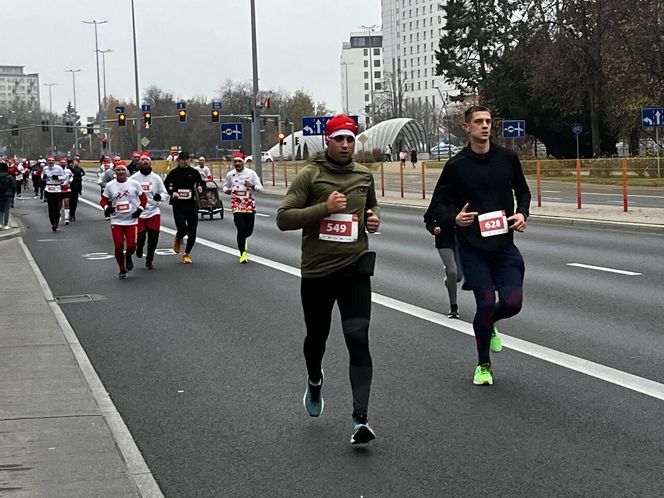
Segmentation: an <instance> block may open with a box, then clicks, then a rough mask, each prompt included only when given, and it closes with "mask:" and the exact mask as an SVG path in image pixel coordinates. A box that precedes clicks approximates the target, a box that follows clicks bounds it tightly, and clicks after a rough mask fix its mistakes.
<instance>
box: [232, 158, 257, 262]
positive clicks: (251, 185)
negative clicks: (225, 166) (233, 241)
mask: <svg viewBox="0 0 664 498" xmlns="http://www.w3.org/2000/svg"><path fill="white" fill-rule="evenodd" d="M233 167H234V168H235V169H232V170H230V171H229V172H228V175H226V180H225V181H224V193H226V194H229V195H230V196H231V211H232V212H233V222H234V223H235V228H236V229H237V248H238V250H239V251H240V264H247V263H248V262H249V255H248V254H247V251H248V250H249V248H248V245H247V239H248V238H249V237H251V234H252V233H254V221H255V219H256V202H255V201H254V192H258V191H259V190H262V189H263V185H262V184H261V179H260V178H259V177H258V175H257V174H256V172H255V171H254V170H252V169H249V168H248V167H247V166H246V165H245V162H244V154H242V152H236V153H235V154H233Z"/></svg>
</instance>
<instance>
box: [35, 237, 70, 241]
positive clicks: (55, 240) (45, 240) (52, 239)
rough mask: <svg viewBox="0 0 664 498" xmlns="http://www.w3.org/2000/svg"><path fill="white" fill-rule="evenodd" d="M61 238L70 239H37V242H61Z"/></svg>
mask: <svg viewBox="0 0 664 498" xmlns="http://www.w3.org/2000/svg"><path fill="white" fill-rule="evenodd" d="M61 240H69V239H65V238H63V239H37V242H60V241H61Z"/></svg>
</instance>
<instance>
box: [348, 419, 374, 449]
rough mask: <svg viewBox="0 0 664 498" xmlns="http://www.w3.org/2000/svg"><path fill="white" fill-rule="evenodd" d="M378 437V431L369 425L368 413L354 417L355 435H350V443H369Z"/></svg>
mask: <svg viewBox="0 0 664 498" xmlns="http://www.w3.org/2000/svg"><path fill="white" fill-rule="evenodd" d="M374 439H376V433H375V432H374V431H373V429H372V428H371V426H369V421H368V420H367V416H366V415H358V416H356V417H353V435H352V436H351V437H350V444H367V443H368V442H370V441H373V440H374Z"/></svg>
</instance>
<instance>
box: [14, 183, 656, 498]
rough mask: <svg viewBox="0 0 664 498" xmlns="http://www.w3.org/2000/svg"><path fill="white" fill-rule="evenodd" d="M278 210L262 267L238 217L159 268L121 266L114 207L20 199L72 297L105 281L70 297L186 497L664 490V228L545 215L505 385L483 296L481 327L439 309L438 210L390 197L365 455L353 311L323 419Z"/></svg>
mask: <svg viewBox="0 0 664 498" xmlns="http://www.w3.org/2000/svg"><path fill="white" fill-rule="evenodd" d="M96 194H97V190H96V189H94V188H89V189H88V188H86V196H88V195H89V198H90V199H92V200H93V201H95V202H96V201H97V198H96ZM277 204H278V200H277V199H276V198H274V197H269V196H263V197H261V198H259V200H258V206H259V211H258V212H259V213H260V214H261V215H266V216H259V217H258V218H257V223H256V233H255V235H254V236H253V237H252V238H251V239H250V242H249V247H250V253H251V254H252V255H257V256H258V258H256V257H255V258H254V261H253V262H252V263H250V264H249V265H239V264H238V263H237V255H236V254H235V249H234V246H235V243H234V240H235V230H234V226H233V224H232V219H231V217H230V216H228V217H227V218H226V219H224V220H219V219H218V218H217V219H215V220H213V221H209V220H205V221H202V222H201V223H200V224H199V237H200V238H201V240H200V243H199V244H197V246H196V248H195V249H194V252H193V255H192V256H193V258H194V264H193V265H182V264H180V262H179V261H180V260H179V258H178V257H177V256H175V255H172V254H168V253H169V252H170V251H169V250H168V248H169V247H170V243H171V240H172V238H171V236H170V235H168V234H167V233H163V232H162V235H161V241H160V248H162V249H163V250H162V251H161V252H162V253H163V255H160V256H159V257H158V258H157V259H156V266H157V269H156V270H155V271H152V272H149V271H147V270H145V269H143V268H142V266H141V264H142V261H139V264H138V265H137V268H136V269H135V270H134V271H133V272H131V273H130V278H128V279H127V280H124V281H120V280H118V279H117V267H116V264H115V261H114V260H113V259H112V257H110V255H111V254H112V243H111V237H110V230H109V228H108V224H107V222H106V221H104V220H103V217H102V215H101V212H100V211H99V210H97V209H96V208H94V207H92V206H89V205H87V204H83V205H81V206H80V208H79V210H80V212H79V214H78V215H77V217H78V219H79V221H78V222H77V223H76V224H74V225H71V226H69V227H64V228H63V229H62V230H61V231H59V232H57V233H55V234H53V233H51V231H50V226H49V224H48V220H47V215H46V205H45V204H43V203H40V202H38V201H37V200H33V199H26V200H23V201H20V202H18V205H17V209H16V211H15V214H16V215H17V217H18V219H19V220H20V222H21V223H22V225H23V227H24V232H23V233H24V239H25V241H26V244H27V245H28V247H29V248H30V250H31V251H32V253H33V255H34V257H35V259H36V261H37V263H38V264H39V266H40V268H41V270H42V272H43V273H44V275H45V277H46V279H47V281H48V283H49V285H50V286H51V289H52V290H53V293H54V295H56V296H66V295H74V294H86V293H87V294H100V295H103V296H105V298H106V299H105V300H101V301H95V302H86V303H73V304H62V309H63V311H64V312H65V314H66V316H67V318H68V319H69V321H70V322H71V324H72V327H73V328H74V330H75V331H76V334H77V335H78V337H79V339H80V341H81V343H82V344H83V346H84V347H85V350H86V352H87V353H88V355H89V357H90V359H91V361H92V363H93V365H94V366H95V368H96V369H97V371H98V373H99V376H100V378H101V380H102V381H103V383H104V385H105V386H106V388H107V390H108V391H109V393H110V395H111V397H112V399H113V401H114V403H115V404H116V406H117V408H118V410H119V412H120V413H121V414H122V416H123V418H124V420H125V422H126V424H127V426H128V427H129V429H130V431H131V433H132V434H133V436H134V438H135V440H136V442H137V444H138V446H139V448H140V449H141V451H142V453H143V455H144V457H145V460H146V462H147V464H148V465H149V467H150V469H151V470H152V472H153V473H154V475H155V477H156V479H157V481H158V483H159V485H160V486H161V487H162V490H163V491H164V494H165V495H166V496H173V497H176V496H177V497H180V496H357V497H360V496H364V497H371V496H381V497H382V496H477V495H479V494H493V495H496V496H599V495H601V496H655V495H659V494H661V490H662V489H663V488H664V477H663V476H662V473H661V466H662V463H663V462H662V459H663V457H662V447H663V444H664V430H663V429H662V424H661V415H660V413H661V410H662V397H664V395H663V394H662V393H664V386H662V385H661V384H660V383H662V382H664V362H663V361H662V360H663V359H664V346H662V341H661V334H662V329H661V322H660V316H661V313H660V311H659V310H660V308H661V295H662V290H663V288H662V287H663V285H664V284H662V282H664V267H663V266H662V264H661V256H660V254H659V253H660V252H661V247H662V240H663V239H662V235H656V234H649V233H645V232H625V231H615V230H604V229H589V228H579V227H571V226H570V227H566V226H561V225H555V226H554V225H546V224H543V223H541V222H531V223H530V224H529V227H528V230H527V232H526V233H525V234H523V235H519V237H518V245H519V247H520V248H521V250H522V252H523V254H524V257H525V259H526V265H527V270H526V287H525V293H526V300H525V305H524V309H523V311H522V313H521V314H520V315H518V316H517V317H515V318H513V319H510V320H508V321H506V322H505V323H503V324H500V328H501V330H502V331H503V332H504V334H505V335H506V338H505V342H506V345H508V346H510V345H512V346H513V347H506V349H505V350H504V352H502V353H501V354H500V355H494V356H493V363H494V373H495V380H496V382H495V385H494V386H493V387H491V388H483V387H477V386H473V385H472V382H471V378H472V371H473V369H474V365H475V360H476V355H475V349H474V340H473V338H472V337H471V336H469V335H468V334H467V333H460V332H468V331H469V330H470V326H469V325H468V323H465V322H468V321H469V320H471V319H472V298H471V296H470V295H469V293H461V300H460V305H461V313H462V319H463V320H462V321H456V320H447V319H446V318H441V317H440V316H438V315H436V314H435V313H432V312H445V311H446V310H447V302H446V298H445V297H444V293H443V287H442V266H441V264H440V261H439V258H438V255H437V253H436V252H435V250H434V249H433V240H432V237H431V236H430V235H429V234H428V233H426V231H424V229H423V227H422V223H421V214H422V212H421V211H418V210H408V209H397V208H385V209H384V212H383V225H382V227H381V230H380V234H377V235H373V236H371V244H372V247H373V248H374V249H375V250H376V251H377V252H378V266H377V271H376V277H375V278H374V280H373V288H374V292H375V293H376V301H380V302H383V303H385V305H383V304H375V305H374V308H373V321H372V335H371V340H372V353H373V357H374V365H375V374H374V386H373V392H372V401H371V406H370V420H371V422H372V425H373V426H374V428H375V429H376V432H377V435H378V439H377V440H376V441H375V442H373V443H371V445H369V446H368V447H366V448H357V447H351V445H350V444H349V441H348V440H349V438H350V432H351V427H350V422H351V419H350V412H351V406H350V405H351V400H350V388H349V383H348V380H347V369H348V367H347V353H346V352H345V347H344V344H343V339H342V336H341V333H340V329H339V323H338V320H336V319H335V322H334V324H333V327H334V331H333V333H332V334H331V336H330V340H329V342H328V351H327V353H326V357H325V361H324V368H325V373H326V384H325V395H326V404H325V412H324V414H323V416H322V417H321V418H320V419H310V418H309V417H307V415H306V413H305V412H304V409H303V407H302V404H301V397H302V393H303V390H304V385H305V376H306V374H305V369H304V362H303V359H302V355H301V349H302V339H303V335H304V326H303V323H302V313H301V308H300V304H299V279H298V277H297V276H295V275H293V268H294V267H297V266H298V263H299V243H300V239H299V234H298V233H281V232H279V231H278V230H277V229H276V227H275V223H274V212H275V209H276V206H277ZM166 211H168V209H166ZM163 224H164V225H165V226H167V227H171V228H172V227H173V224H172V221H171V219H170V216H169V215H165V216H164V218H163ZM229 248H230V249H229ZM261 258H264V259H261ZM258 260H259V261H260V263H259V262H257V261H258ZM569 263H574V264H581V265H588V266H593V267H604V268H605V269H603V270H598V269H593V268H587V267H578V266H569ZM284 265H285V266H284ZM607 269H610V270H613V271H616V270H618V271H627V272H631V273H635V274H636V275H631V274H624V273H615V272H610V271H607ZM387 298H391V300H390V299H387ZM512 338H514V339H512ZM561 353H566V354H567V355H570V356H569V357H566V356H565V355H561ZM604 367H610V368H609V369H607V368H604ZM612 369H613V370H612ZM581 371H584V372H587V373H581ZM625 373H627V374H633V375H636V376H639V377H636V378H631V380H632V381H634V386H635V387H634V389H626V388H625V387H621V385H620V384H621V382H622V380H621V379H622V378H623V376H624V374H625ZM598 376H599V377H600V378H597V377H598ZM644 393H646V394H644Z"/></svg>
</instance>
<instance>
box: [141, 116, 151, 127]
mask: <svg viewBox="0 0 664 498" xmlns="http://www.w3.org/2000/svg"><path fill="white" fill-rule="evenodd" d="M143 124H144V125H145V127H146V128H147V127H148V126H150V125H151V124H152V113H151V112H144V113H143Z"/></svg>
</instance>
